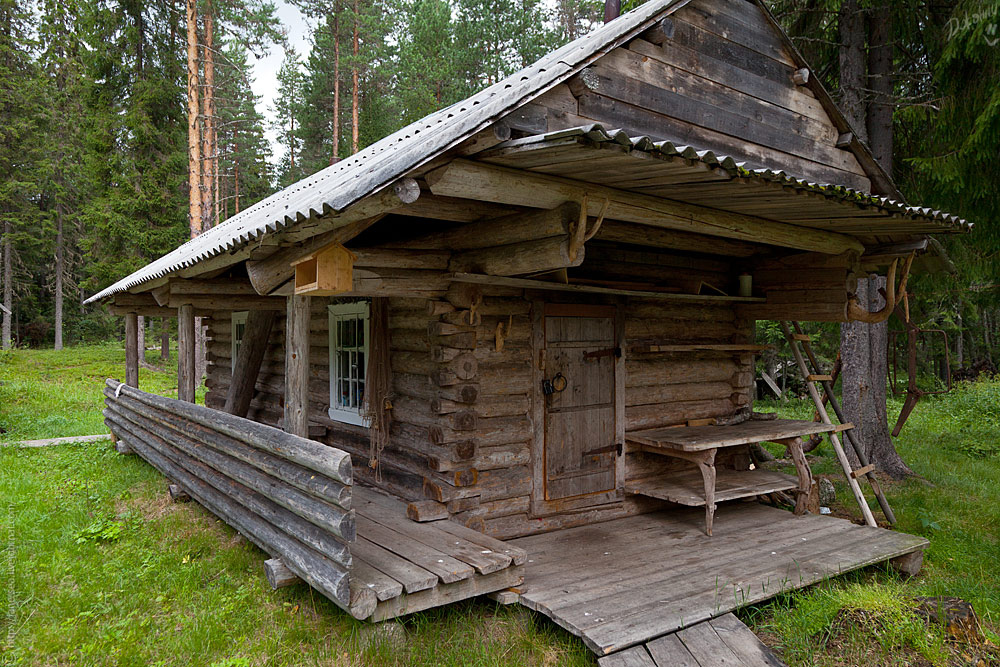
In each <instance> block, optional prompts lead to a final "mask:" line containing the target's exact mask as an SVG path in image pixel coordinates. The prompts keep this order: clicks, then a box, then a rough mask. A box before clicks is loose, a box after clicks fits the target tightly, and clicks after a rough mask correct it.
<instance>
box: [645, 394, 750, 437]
mask: <svg viewBox="0 0 1000 667" xmlns="http://www.w3.org/2000/svg"><path fill="white" fill-rule="evenodd" d="M735 411H736V406H735V405H733V402H732V401H731V400H730V399H729V397H728V396H727V397H726V398H723V399H706V400H701V401H677V402H675V403H658V404H656V405H637V406H632V407H626V408H625V429H626V430H627V431H638V430H641V429H647V428H659V427H661V426H672V425H674V424H685V423H687V421H688V420H690V419H704V418H707V417H729V416H730V415H732V414H733V413H734V412H735Z"/></svg>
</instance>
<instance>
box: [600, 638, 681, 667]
mask: <svg viewBox="0 0 1000 667" xmlns="http://www.w3.org/2000/svg"><path fill="white" fill-rule="evenodd" d="M626 650H627V649H626ZM646 650H647V651H649V655H650V656H652V658H653V662H655V663H656V667H701V665H699V664H698V661H697V660H695V658H694V656H693V655H691V651H689V650H688V649H687V646H685V645H684V642H682V641H681V640H680V639H678V638H677V635H676V634H672V635H667V636H666V637H660V638H659V639H654V640H653V641H651V642H649V643H648V644H646ZM612 655H614V654H612ZM598 662H600V660H598Z"/></svg>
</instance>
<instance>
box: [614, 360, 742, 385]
mask: <svg viewBox="0 0 1000 667" xmlns="http://www.w3.org/2000/svg"><path fill="white" fill-rule="evenodd" d="M737 370H738V367H737V365H736V364H734V363H733V362H732V361H730V360H728V359H726V358H722V359H702V360H692V361H684V360H682V359H669V360H668V359H664V358H662V357H661V358H657V359H656V360H638V359H626V360H625V386H626V387H650V386H659V385H665V384H686V383H690V382H692V381H694V380H696V381H698V382H729V381H730V380H731V379H732V378H733V374H734V373H736V372H737Z"/></svg>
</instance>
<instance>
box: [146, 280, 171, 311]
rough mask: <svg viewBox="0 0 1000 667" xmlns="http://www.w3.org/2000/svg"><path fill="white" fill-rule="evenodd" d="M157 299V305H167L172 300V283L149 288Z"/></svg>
mask: <svg viewBox="0 0 1000 667" xmlns="http://www.w3.org/2000/svg"><path fill="white" fill-rule="evenodd" d="M149 293H150V294H152V295H153V299H155V300H156V303H157V305H160V306H166V305H167V304H168V303H169V302H170V283H164V284H163V285H160V286H159V287H156V288H153V289H151V290H149Z"/></svg>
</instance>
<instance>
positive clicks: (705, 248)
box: [594, 220, 767, 257]
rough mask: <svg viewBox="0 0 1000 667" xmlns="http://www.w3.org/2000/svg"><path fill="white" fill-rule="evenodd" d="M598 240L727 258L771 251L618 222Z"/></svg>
mask: <svg viewBox="0 0 1000 667" xmlns="http://www.w3.org/2000/svg"><path fill="white" fill-rule="evenodd" d="M594 240H595V241H609V242H614V243H629V244H633V245H641V246H646V247H652V248H669V249H671V250H685V251H688V252H700V253H705V254H711V255H725V256H727V257H751V256H753V255H756V254H760V253H763V252H766V251H767V247H766V246H763V245H755V244H753V243H745V242H743V241H734V240H732V239H723V238H719V237H718V236H708V235H706V234H692V233H691V232H679V231H676V230H673V229H663V228H660V227H650V226H649V225H637V224H633V223H630V222H617V221H614V220H606V221H605V222H604V224H603V225H601V228H600V230H598V232H597V235H596V236H595V237H594Z"/></svg>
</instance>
